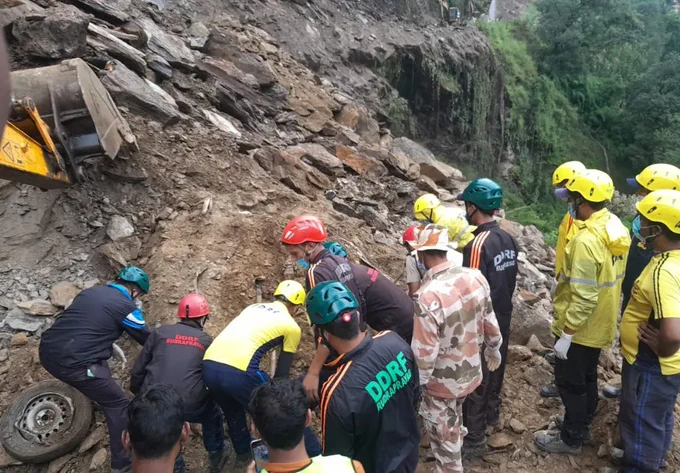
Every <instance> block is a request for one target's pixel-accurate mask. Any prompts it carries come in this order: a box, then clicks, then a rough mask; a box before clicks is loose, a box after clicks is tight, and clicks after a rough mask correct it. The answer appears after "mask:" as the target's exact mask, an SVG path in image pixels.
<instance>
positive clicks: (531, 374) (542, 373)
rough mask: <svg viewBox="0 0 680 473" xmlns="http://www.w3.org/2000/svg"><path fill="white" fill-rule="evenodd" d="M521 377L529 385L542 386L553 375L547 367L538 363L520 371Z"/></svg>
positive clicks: (549, 380)
mask: <svg viewBox="0 0 680 473" xmlns="http://www.w3.org/2000/svg"><path fill="white" fill-rule="evenodd" d="M522 378H523V379H524V381H526V382H527V383H529V384H530V385H531V386H542V385H544V384H547V383H549V382H551V380H552V378H553V376H552V373H550V372H549V371H548V369H547V368H545V367H544V366H540V365H538V366H532V367H530V368H527V369H526V370H525V371H524V373H522ZM558 401H559V399H558Z"/></svg>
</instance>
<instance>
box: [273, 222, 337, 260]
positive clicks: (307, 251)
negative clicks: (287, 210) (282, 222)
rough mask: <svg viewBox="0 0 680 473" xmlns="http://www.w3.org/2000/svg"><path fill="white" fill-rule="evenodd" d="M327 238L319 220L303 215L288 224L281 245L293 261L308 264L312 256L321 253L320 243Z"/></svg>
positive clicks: (324, 228)
mask: <svg viewBox="0 0 680 473" xmlns="http://www.w3.org/2000/svg"><path fill="white" fill-rule="evenodd" d="M327 237H328V233H327V232H326V227H325V226H324V224H323V222H322V221H321V220H319V218H317V217H314V216H313V215H303V216H301V217H296V218H294V219H293V220H291V221H290V222H288V225H286V228H284V229H283V235H281V243H283V245H284V247H285V248H286V251H287V252H288V254H289V255H290V256H291V257H292V258H293V259H295V260H304V261H306V262H309V260H310V257H311V256H312V254H314V253H317V252H319V251H321V249H322V248H323V247H321V243H322V242H323V241H324V240H325V239H326V238H327Z"/></svg>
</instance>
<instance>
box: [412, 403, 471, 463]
mask: <svg viewBox="0 0 680 473" xmlns="http://www.w3.org/2000/svg"><path fill="white" fill-rule="evenodd" d="M463 401H465V398H460V399H444V398H439V397H433V396H430V395H428V394H426V393H423V400H422V402H421V404H420V415H421V416H422V418H423V426H424V427H425V430H426V431H427V433H428V435H429V436H430V446H431V447H432V454H433V455H434V458H435V460H436V463H437V473H463V455H462V449H463V437H465V434H467V429H466V428H465V426H463Z"/></svg>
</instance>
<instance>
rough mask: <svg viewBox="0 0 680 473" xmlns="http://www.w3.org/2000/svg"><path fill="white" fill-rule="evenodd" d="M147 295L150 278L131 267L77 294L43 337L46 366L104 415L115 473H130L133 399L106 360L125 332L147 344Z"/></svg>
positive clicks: (42, 361)
mask: <svg viewBox="0 0 680 473" xmlns="http://www.w3.org/2000/svg"><path fill="white" fill-rule="evenodd" d="M147 292H149V276H148V275H147V274H146V273H145V272H144V271H143V270H141V269H140V268H137V267H135V266H127V267H125V268H123V269H122V270H121V271H120V272H119V273H118V276H117V278H116V281H115V282H113V283H110V284H107V285H106V286H95V287H92V288H90V289H85V290H84V291H82V292H81V293H80V294H78V295H77V296H76V298H75V299H73V302H72V303H71V305H70V306H69V307H68V308H67V309H66V310H64V313H63V314H62V315H61V316H60V317H59V318H58V319H57V320H55V321H54V324H52V326H51V327H50V328H48V329H47V330H45V333H43V335H42V337H41V339H40V350H39V354H40V363H41V364H42V366H43V368H45V370H47V372H48V373H50V374H51V375H52V376H54V377H55V378H57V379H59V380H60V381H63V382H64V383H66V384H68V385H70V386H73V387H74V388H75V389H77V390H78V391H80V392H81V393H83V394H84V395H85V396H87V397H88V398H90V399H92V401H94V402H96V403H97V404H98V405H99V406H100V407H101V408H102V410H103V411H104V417H105V418H106V427H107V428H108V430H109V442H110V445H111V468H112V470H113V472H114V473H117V472H123V471H130V457H129V455H128V454H127V453H126V452H125V449H124V448H123V444H122V441H121V436H122V433H123V430H125V427H126V425H127V407H128V404H129V402H130V400H129V398H128V396H127V395H126V394H125V392H124V391H123V389H122V388H121V387H120V386H119V385H118V383H117V382H116V381H115V380H114V379H113V378H112V377H111V371H110V370H109V366H108V364H107V363H106V360H108V359H109V358H111V355H112V354H113V344H114V342H115V341H116V340H118V338H120V336H121V335H122V334H123V332H126V333H127V334H128V335H130V337H132V339H133V340H135V341H136V342H137V343H139V344H140V345H144V342H146V339H147V338H148V337H149V330H148V329H147V327H146V322H145V321H144V317H143V314H142V310H141V308H140V307H141V302H140V300H139V298H140V297H141V296H142V294H146V293H147Z"/></svg>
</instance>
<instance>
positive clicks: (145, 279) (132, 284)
mask: <svg viewBox="0 0 680 473" xmlns="http://www.w3.org/2000/svg"><path fill="white" fill-rule="evenodd" d="M116 282H117V283H118V284H121V285H123V286H125V287H126V288H128V290H129V291H130V295H131V296H132V298H133V299H139V298H140V297H141V296H142V294H146V293H147V292H149V275H148V274H146V272H144V270H142V269H140V268H138V267H137V266H126V267H124V268H123V269H121V270H120V272H119V273H118V276H117V277H116Z"/></svg>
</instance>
